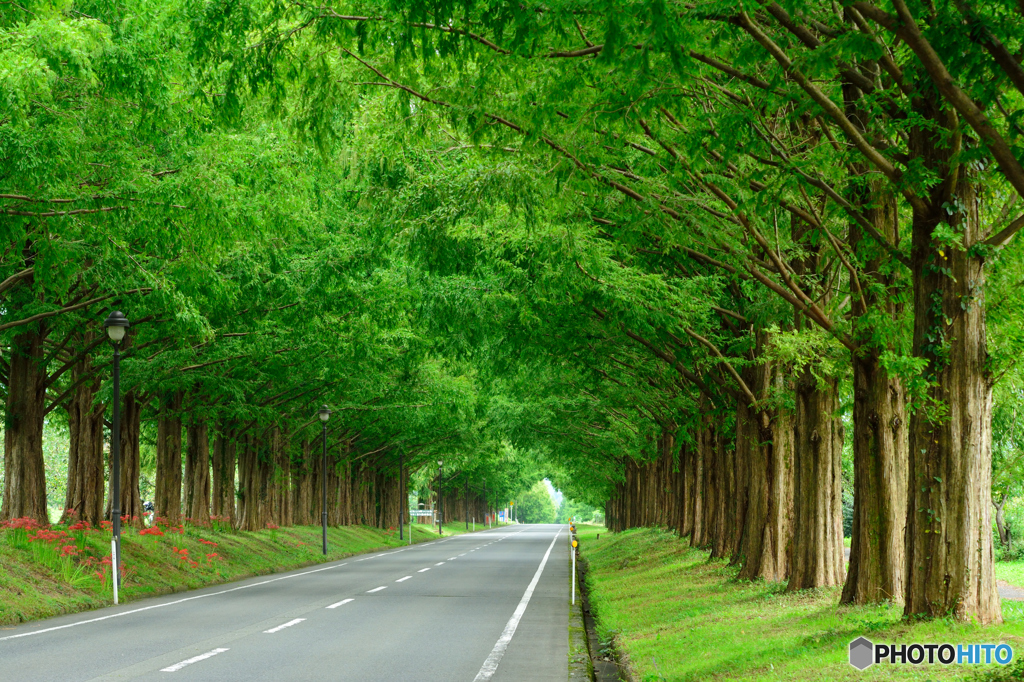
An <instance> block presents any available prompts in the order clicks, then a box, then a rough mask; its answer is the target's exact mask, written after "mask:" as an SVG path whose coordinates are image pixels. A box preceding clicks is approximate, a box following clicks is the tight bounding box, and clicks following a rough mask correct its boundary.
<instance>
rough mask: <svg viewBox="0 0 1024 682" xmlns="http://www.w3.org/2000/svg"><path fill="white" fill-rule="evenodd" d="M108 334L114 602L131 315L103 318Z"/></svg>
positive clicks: (118, 576)
mask: <svg viewBox="0 0 1024 682" xmlns="http://www.w3.org/2000/svg"><path fill="white" fill-rule="evenodd" d="M103 326H104V327H106V328H107V336H109V337H110V343H111V344H112V345H113V346H114V391H113V394H114V417H113V420H112V421H111V424H110V467H111V469H110V483H111V493H110V516H111V517H112V518H111V519H110V521H111V523H112V524H113V533H114V552H113V554H114V556H113V557H111V559H112V564H113V566H112V568H113V569H114V580H113V584H114V586H115V588H114V603H115V604H116V603H117V587H120V585H121V571H120V568H121V341H123V340H124V335H125V333H126V332H127V331H128V327H129V326H131V325H130V324H129V323H128V318H127V317H125V316H124V313H122V312H121V311H119V310H115V311H113V312H112V313H110V315H108V316H107V319H106V320H104V321H103Z"/></svg>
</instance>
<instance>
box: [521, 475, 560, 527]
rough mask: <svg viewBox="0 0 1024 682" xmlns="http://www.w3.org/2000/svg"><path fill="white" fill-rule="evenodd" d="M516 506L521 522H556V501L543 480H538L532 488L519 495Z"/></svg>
mask: <svg viewBox="0 0 1024 682" xmlns="http://www.w3.org/2000/svg"><path fill="white" fill-rule="evenodd" d="M516 507H517V509H516V514H517V515H518V518H519V522H520V523H554V522H555V503H554V502H552V501H551V495H550V494H549V493H548V489H547V486H545V485H544V482H543V481H537V482H536V483H534V484H533V487H532V488H530V489H529V490H527V491H526V492H525V493H523V494H521V495H519V497H518V499H517V500H516Z"/></svg>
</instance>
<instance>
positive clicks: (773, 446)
mask: <svg viewBox="0 0 1024 682" xmlns="http://www.w3.org/2000/svg"><path fill="white" fill-rule="evenodd" d="M762 343H763V341H762V340H760V339H759V342H758V344H759V345H761V344H762ZM754 373H755V387H756V388H755V395H756V396H759V397H760V399H761V400H764V399H765V398H768V397H769V396H770V395H772V394H773V393H778V392H781V391H782V390H783V389H784V388H785V383H786V381H785V379H784V377H783V376H782V372H780V371H778V369H777V368H776V367H774V366H773V365H772V363H768V362H762V363H761V364H760V365H758V366H757V367H756V368H755V371H754ZM752 412H753V415H752V416H753V417H754V418H755V419H756V422H755V425H756V426H755V428H757V429H759V430H760V437H759V441H760V442H751V441H750V437H749V435H748V446H750V445H752V446H753V447H748V448H747V452H746V454H747V480H748V483H747V486H748V487H747V495H748V501H747V514H746V517H745V520H744V528H743V536H744V542H743V568H741V569H740V573H739V577H740V578H744V579H747V580H755V579H759V578H760V579H764V580H767V581H770V582H778V581H781V580H785V579H786V578H787V577H788V576H789V553H790V542H791V539H792V523H793V416H792V415H790V414H788V413H787V412H785V411H783V410H781V409H775V408H767V407H764V408H761V409H760V410H758V411H752ZM750 435H753V434H750ZM737 454H740V453H739V452H737Z"/></svg>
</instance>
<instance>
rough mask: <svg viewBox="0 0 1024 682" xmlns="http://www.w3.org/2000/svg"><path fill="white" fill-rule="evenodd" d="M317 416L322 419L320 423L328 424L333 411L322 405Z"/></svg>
mask: <svg viewBox="0 0 1024 682" xmlns="http://www.w3.org/2000/svg"><path fill="white" fill-rule="evenodd" d="M316 413H317V416H319V417H320V421H322V422H324V423H325V424H326V423H327V420H328V419H330V418H331V410H330V408H329V407H327V406H326V405H321V406H320V409H319V410H317V412H316Z"/></svg>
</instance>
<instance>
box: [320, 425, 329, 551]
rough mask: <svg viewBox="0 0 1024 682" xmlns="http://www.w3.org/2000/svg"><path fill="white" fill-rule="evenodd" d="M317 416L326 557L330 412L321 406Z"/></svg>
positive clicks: (321, 516) (321, 520) (321, 511)
mask: <svg viewBox="0 0 1024 682" xmlns="http://www.w3.org/2000/svg"><path fill="white" fill-rule="evenodd" d="M317 416H319V417H320V422H321V423H322V424H323V425H324V438H323V443H324V448H323V459H322V460H321V462H320V525H321V526H323V533H324V556H327V420H328V419H330V418H331V410H330V409H329V408H328V407H327V406H326V405H321V406H320V409H319V410H318V411H317Z"/></svg>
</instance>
